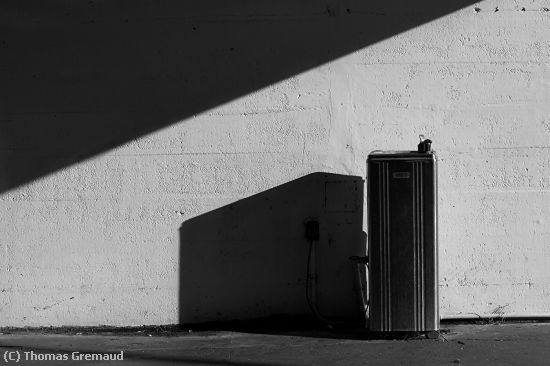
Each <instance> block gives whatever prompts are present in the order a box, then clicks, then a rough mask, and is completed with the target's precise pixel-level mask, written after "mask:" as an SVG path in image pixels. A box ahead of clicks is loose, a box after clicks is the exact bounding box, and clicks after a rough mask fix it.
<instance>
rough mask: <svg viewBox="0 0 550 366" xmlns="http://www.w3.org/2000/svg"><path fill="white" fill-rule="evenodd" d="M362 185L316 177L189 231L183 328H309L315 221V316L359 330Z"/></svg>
mask: <svg viewBox="0 0 550 366" xmlns="http://www.w3.org/2000/svg"><path fill="white" fill-rule="evenodd" d="M363 185H364V181H363V179H362V178H361V177H356V176H347V175H339V174H330V173H313V174H309V175H306V176H304V177H301V178H299V179H296V180H294V181H291V182H288V183H285V184H282V185H280V186H277V187H275V188H272V189H269V190H267V191H265V192H261V193H258V194H256V195H254V196H251V197H248V198H244V199H242V200H239V201H237V202H234V203H232V204H230V205H227V206H224V207H221V208H219V209H216V210H214V211H210V212H207V213H205V214H203V215H200V216H198V217H195V218H193V219H190V220H188V221H185V222H184V223H183V224H182V226H181V228H180V284H179V323H180V324H181V325H185V326H189V325H193V324H197V323H203V324H204V323H205V322H226V321H232V320H240V321H248V323H238V324H240V325H241V326H242V325H243V324H245V326H249V325H250V324H251V323H250V320H253V319H260V318H264V319H266V318H267V319H271V320H269V321H267V322H254V321H252V325H256V326H264V325H265V326H268V327H270V326H272V325H273V323H279V325H281V324H282V323H281V322H279V320H277V319H289V317H291V318H290V319H300V320H299V321H296V322H295V324H300V325H301V326H306V327H307V326H309V325H308V324H310V325H311V323H308V322H309V321H311V319H313V317H312V315H311V311H310V309H309V307H308V304H307V301H306V295H305V293H306V273H307V260H308V253H309V243H308V241H307V240H306V237H305V224H304V223H305V222H306V220H308V219H316V220H318V222H319V240H318V241H317V242H316V243H315V244H314V245H315V246H316V247H315V257H314V258H313V259H312V260H313V261H314V262H315V268H316V270H315V273H316V279H317V284H316V286H315V287H316V303H317V307H318V310H319V311H320V312H321V313H322V315H323V316H324V317H326V318H329V319H338V320H339V321H341V320H345V321H355V322H360V319H361V305H360V300H359V299H360V296H359V293H358V289H357V280H356V272H355V267H354V264H353V263H352V262H351V261H350V260H349V257H350V256H362V255H365V251H366V243H365V237H364V233H363ZM277 316H278V317H279V318H277ZM270 317H271V318H270ZM273 319H275V322H273ZM304 321H305V323H304ZM291 322H294V320H292V321H291ZM226 324H230V323H226ZM238 324H235V323H233V325H234V326H236V327H237V325H238ZM287 325H288V324H287ZM321 329H322V327H321Z"/></svg>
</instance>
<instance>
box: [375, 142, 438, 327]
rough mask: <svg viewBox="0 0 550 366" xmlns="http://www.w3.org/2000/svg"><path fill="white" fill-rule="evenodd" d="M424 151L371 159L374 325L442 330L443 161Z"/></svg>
mask: <svg viewBox="0 0 550 366" xmlns="http://www.w3.org/2000/svg"><path fill="white" fill-rule="evenodd" d="M430 144H431V141H430V140H424V142H421V144H420V145H419V149H418V151H374V152H372V153H371V154H370V155H369V157H368V160H367V172H368V173H367V174H368V179H367V182H368V183H367V207H368V258H369V272H368V274H369V275H368V277H369V298H370V300H369V328H370V329H371V330H372V331H381V332H389V331H420V332H423V331H435V330H438V329H439V302H438V253H437V161H436V155H435V153H434V152H433V151H431V146H430Z"/></svg>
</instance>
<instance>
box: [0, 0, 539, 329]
mask: <svg viewBox="0 0 550 366" xmlns="http://www.w3.org/2000/svg"><path fill="white" fill-rule="evenodd" d="M474 6H475V7H478V8H479V9H480V11H478V12H476V11H474ZM496 6H498V8H499V10H498V11H497V12H495V11H494V8H495V7H496ZM545 6H548V5H545V4H544V1H536V0H535V1H524V2H523V3H522V2H521V1H520V2H514V1H504V2H496V1H483V2H481V3H479V4H477V5H472V6H471V7H468V8H466V9H463V10H460V11H458V12H455V13H453V14H451V15H448V16H445V17H443V18H440V19H437V20H434V21H432V22H430V23H428V24H424V25H422V26H420V27H418V28H415V29H412V30H410V31H407V32H405V33H402V34H399V35H396V36H394V37H391V38H390V39H387V40H384V41H381V42H379V43H377V44H374V45H370V46H368V47H366V48H364V49H361V50H358V51H357V52H355V53H353V54H350V55H347V56H345V57H343V58H340V59H338V60H334V61H332V62H330V63H328V64H325V65H322V66H319V67H316V68H314V69H312V70H309V71H306V72H304V73H302V74H299V75H296V76H294V77H291V78H289V79H287V80H284V81H281V82H278V83H276V84H274V85H271V86H269V87H267V88H265V89H262V90H259V91H256V92H253V93H251V94H249V95H246V96H243V97H241V98H239V99H236V100H233V101H231V102H228V103H226V104H224V105H221V106H219V107H216V108H213V109H210V110H208V111H206V112H204V113H200V114H198V115H196V116H194V117H191V118H187V119H185V120H182V121H181V122H179V123H175V124H173V125H172V126H170V127H167V128H164V129H162V130H159V131H157V132H154V133H150V134H148V135H146V136H144V137H142V138H139V139H136V140H133V141H131V142H128V143H126V144H124V145H122V146H120V147H117V148H115V149H112V150H109V151H106V152H104V153H102V154H100V155H97V156H94V157H93V158H90V159H87V160H85V161H82V162H80V163H77V164H74V165H72V166H69V167H67V168H64V169H62V170H60V171H56V172H54V173H52V174H49V175H47V176H44V177H41V178H39V179H36V180H34V181H32V182H29V183H26V184H24V185H20V186H18V187H16V188H13V189H11V190H9V191H7V192H4V193H3V194H2V195H1V196H0V227H1V228H2V230H1V231H0V245H1V247H2V252H3V255H2V256H1V259H0V260H1V263H0V271H1V274H0V289H1V290H0V315H1V316H0V325H1V326H36V325H55V326H59V325H98V324H111V325H138V324H170V323H177V322H178V306H179V304H178V291H179V278H178V276H179V245H180V243H179V234H178V230H179V228H180V226H181V225H182V223H183V222H184V221H186V220H189V219H192V218H194V217H196V216H198V215H200V214H203V213H207V212H209V211H212V210H214V209H217V208H220V207H222V206H224V205H227V204H229V203H232V202H235V201H238V200H240V199H242V198H245V197H248V196H251V195H253V194H256V193H259V192H262V191H265V190H267V189H269V188H272V187H275V186H278V185H280V184H283V183H286V182H289V181H292V180H294V179H296V178H299V177H301V176H303V175H306V174H308V173H312V172H318V171H322V172H331V173H339V174H345V175H357V176H364V175H365V160H366V157H367V154H368V152H369V151H371V150H375V149H411V148H414V147H415V146H416V143H417V136H418V134H420V133H423V134H425V135H427V136H429V137H430V138H431V139H432V140H433V141H434V144H433V147H434V149H435V150H437V152H438V155H439V158H440V159H439V169H440V170H439V188H440V201H439V208H440V232H439V233H440V253H441V258H440V304H441V314H442V316H443V317H466V316H477V315H480V316H492V315H494V314H504V315H522V316H539V315H546V316H548V315H550V301H548V298H549V296H550V270H549V267H548V263H550V229H549V228H550V226H549V225H548V223H549V222H550V12H548V11H545V10H543V7H545ZM522 7H525V11H522V10H521V8H522ZM223 19H224V18H223V17H220V18H217V19H214V20H212V19H207V20H204V22H212V21H214V22H216V21H219V22H223V21H224V20H223ZM90 77H93V75H92V76H90ZM73 118H85V117H82V116H79V115H76V116H75V117H73ZM52 144H55V142H52ZM304 260H305V258H304ZM234 265H235V266H239V265H241V264H240V263H235V264H234ZM281 270H283V269H281ZM302 305H303V304H302ZM302 305H300V306H298V305H297V307H296V308H292V307H290V308H289V309H287V310H288V311H289V312H292V311H293V310H296V311H302V310H303V309H302V307H301V306H302ZM298 308H299V309H298ZM265 314H266V313H265V312H262V313H261V315H265ZM252 315H257V314H252ZM231 316H232V317H238V314H236V313H234V312H233V313H231ZM245 316H246V315H244V314H243V317H245ZM213 317H214V316H213ZM214 318H215V317H214ZM197 319H198V320H208V319H204V318H197ZM211 320H214V319H211Z"/></svg>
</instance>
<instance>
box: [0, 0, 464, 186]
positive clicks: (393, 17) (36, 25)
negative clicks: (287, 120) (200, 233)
mask: <svg viewBox="0 0 550 366" xmlns="http://www.w3.org/2000/svg"><path fill="white" fill-rule="evenodd" d="M473 2H474V1H473V0H456V1H452V2H449V1H446V2H443V1H436V0H417V1H406V0H387V1H384V2H374V1H359V0H357V1H355V0H343V1H337V0H328V1H317V0H300V1H294V0H282V1H272V0H256V1H248V0H232V1H221V0H201V1H179V0H178V1H176V0H169V1H161V2H154V1H146V0H135V1H125V0H104V1H98V0H75V1H70V2H67V1H61V0H53V1H48V2H43V1H38V0H35V1H24V2H21V1H16V0H7V1H2V3H1V4H0V30H1V32H0V50H1V55H2V57H1V60H0V82H1V84H2V87H1V88H0V156H1V157H0V192H5V191H7V190H9V189H11V188H14V187H17V186H19V185H21V184H24V183H26V182H29V181H32V180H34V179H36V178H38V177H40V176H43V175H46V174H48V173H51V172H54V171H56V170H58V169H60V168H63V167H66V166H69V165H71V164H74V163H76V162H78V161H81V160H83V159H86V158H88V157H91V156H93V155H95V154H98V153H101V152H104V151H107V150H109V149H112V148H114V147H116V146H119V145H121V144H123V143H125V142H128V141H131V140H133V139H135V138H137V137H139V136H143V135H145V134H148V133H150V132H152V131H155V130H157V129H160V128H162V127H166V126H168V125H170V124H173V123H175V122H178V121H182V120H184V119H185V118H188V117H190V116H193V115H195V114H197V113H199V112H201V111H205V110H207V109H209V108H212V107H215V106H217V105H220V104H221V103H224V102H227V101H230V100H233V99H235V98H237V97H239V96H243V95H246V94H248V93H250V92H252V91H254V90H257V89H259V88H262V87H265V86H267V85H270V84H272V83H275V82H277V81H279V80H282V79H284V78H287V77H290V76H292V75H295V74H297V73H300V72H302V71H305V70H308V69H310V68H313V67H315V66H318V65H320V64H323V63H325V62H328V61H330V60H333V59H335V58H338V57H340V56H343V55H345V54H348V53H350V52H353V51H355V50H358V49H361V48H364V47H366V46H368V45H370V44H372V43H374V42H378V41H380V40H382V39H385V38H388V37H391V36H393V35H395V34H398V33H400V32H403V31H405V30H407V29H411V28H413V27H417V26H419V25H421V24H423V23H426V22H428V21H430V20H433V19H436V18H438V17H441V16H443V15H445V14H448V13H450V12H453V11H455V10H457V9H459V8H462V7H465V6H467V5H469V4H472V3H473Z"/></svg>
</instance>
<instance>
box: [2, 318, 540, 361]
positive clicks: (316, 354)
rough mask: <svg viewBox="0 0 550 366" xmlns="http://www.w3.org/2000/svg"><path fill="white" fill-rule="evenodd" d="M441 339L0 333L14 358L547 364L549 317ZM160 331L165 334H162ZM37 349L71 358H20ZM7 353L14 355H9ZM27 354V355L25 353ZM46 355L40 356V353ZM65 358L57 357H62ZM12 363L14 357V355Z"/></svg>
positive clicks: (459, 331)
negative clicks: (85, 355) (101, 355)
mask: <svg viewBox="0 0 550 366" xmlns="http://www.w3.org/2000/svg"><path fill="white" fill-rule="evenodd" d="M443 328H446V331H445V333H443V337H444V338H443V337H440V338H439V339H417V338H414V339H413V338H409V339H406V340H403V339H402V340H395V339H394V340H390V339H387V340H381V339H378V340H376V339H368V338H369V337H370V336H369V335H368V334H366V333H365V332H362V331H358V330H326V329H325V330H323V329H316V330H303V329H302V330H286V331H276V332H275V331H258V330H256V331H229V330H223V331H212V330H210V331H192V332H188V331H178V332H168V333H163V332H157V333H154V334H151V335H149V332H148V331H147V330H146V329H143V330H136V331H132V332H117V331H112V332H109V331H104V332H102V333H101V334H86V332H78V331H71V330H68V331H65V334H52V332H51V331H48V332H44V331H38V330H34V331H28V330H26V331H23V330H16V331H14V330H11V331H10V334H6V332H7V331H6V330H4V334H1V335H0V352H1V356H2V361H0V363H4V362H6V360H5V359H4V357H8V361H10V360H9V357H10V356H11V357H12V358H14V359H15V358H16V357H17V354H18V353H19V355H20V357H21V360H20V362H19V364H34V365H57V364H60V365H61V364H62V365H78V364H82V361H72V360H71V353H72V352H75V351H76V352H81V353H85V352H90V353H105V352H110V353H116V352H120V351H124V360H123V361H118V362H116V361H110V362H103V361H101V362H97V361H95V362H93V361H88V362H84V364H111V365H112V364H119V363H120V364H125V365H174V364H180V365H235V366H237V365H239V366H241V365H242V366H248V365H260V366H268V365H273V366H277V365H281V366H282V365H285V366H288V365H331V366H333V365H345V366H351V365H453V364H463V365H549V364H550V323H506V324H485V325H472V324H467V325H458V324H444V325H443ZM163 334H164V335H163ZM30 351H33V352H34V354H35V355H37V354H46V353H47V354H57V355H60V354H61V355H63V354H64V355H66V356H65V357H67V358H68V359H69V360H68V361H34V362H32V361H25V359H24V358H25V352H27V355H29V354H30ZM10 352H11V353H10ZM27 357H28V356H27ZM42 357H43V356H42ZM60 357H62V356H60ZM10 363H16V362H15V361H11V362H10Z"/></svg>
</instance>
